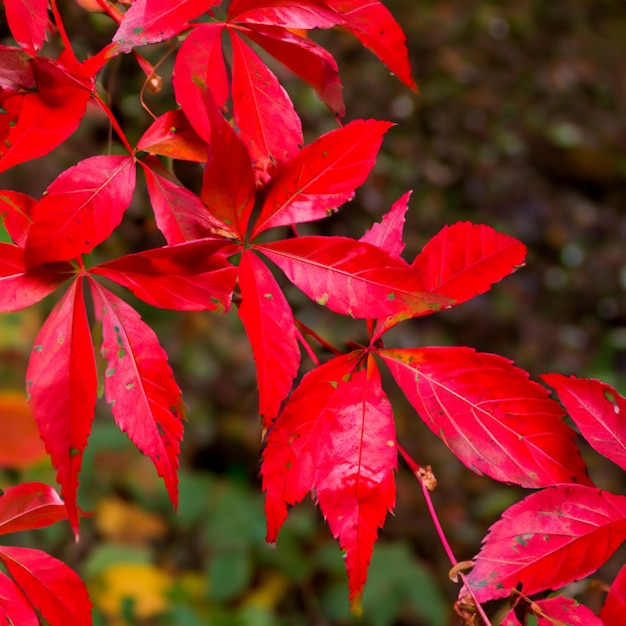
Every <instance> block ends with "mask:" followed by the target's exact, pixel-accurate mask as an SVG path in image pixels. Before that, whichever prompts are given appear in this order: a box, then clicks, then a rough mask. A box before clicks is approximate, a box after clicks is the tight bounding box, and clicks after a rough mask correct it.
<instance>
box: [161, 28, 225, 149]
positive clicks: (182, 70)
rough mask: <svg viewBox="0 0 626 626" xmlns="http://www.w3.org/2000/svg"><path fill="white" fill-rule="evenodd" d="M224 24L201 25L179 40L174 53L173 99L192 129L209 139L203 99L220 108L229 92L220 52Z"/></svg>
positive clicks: (207, 120) (208, 126) (222, 56)
mask: <svg viewBox="0 0 626 626" xmlns="http://www.w3.org/2000/svg"><path fill="white" fill-rule="evenodd" d="M223 29H224V24H221V23H214V24H203V25H202V26H198V27H197V28H195V29H194V30H193V31H192V32H191V33H190V34H189V35H187V37H186V38H185V41H184V42H183V44H182V46H181V47H180V50H179V51H178V54H177V56H176V64H175V65H174V76H173V78H172V83H173V85H174V92H175V93H176V101H177V102H178V104H180V106H181V107H182V108H183V111H184V112H185V115H186V116H187V119H188V120H189V122H190V123H191V125H192V126H193V128H194V130H195V131H196V132H197V133H198V135H200V137H202V138H203V139H204V140H205V141H210V138H211V133H210V122H209V117H208V114H207V110H206V100H207V98H208V97H211V96H212V97H213V100H214V101H215V102H216V103H217V105H218V106H219V107H220V108H223V107H224V106H225V104H226V101H227V100H228V96H229V94H230V87H229V82H228V75H227V74H226V64H225V62H224V55H223V53H222V33H223Z"/></svg>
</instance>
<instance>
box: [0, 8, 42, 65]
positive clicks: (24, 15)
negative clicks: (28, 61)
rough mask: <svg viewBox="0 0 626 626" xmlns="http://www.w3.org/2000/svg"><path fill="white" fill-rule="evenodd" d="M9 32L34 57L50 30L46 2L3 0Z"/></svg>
mask: <svg viewBox="0 0 626 626" xmlns="http://www.w3.org/2000/svg"><path fill="white" fill-rule="evenodd" d="M3 4H4V10H5V11H6V19H7V23H8V25H9V30H10V31H11V34H12V35H13V38H14V39H15V41H17V43H18V44H19V45H20V46H22V47H23V48H25V49H26V51H27V52H28V53H29V54H31V55H32V56H35V54H36V53H37V50H39V49H40V48H41V46H43V43H44V41H45V40H46V33H47V31H48V30H49V28H50V26H51V25H50V21H49V20H48V0H4V3H3Z"/></svg>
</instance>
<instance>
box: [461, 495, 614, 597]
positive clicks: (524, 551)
mask: <svg viewBox="0 0 626 626" xmlns="http://www.w3.org/2000/svg"><path fill="white" fill-rule="evenodd" d="M624 539H626V497H624V496H616V495H613V494H612V493H608V492H607V491H601V490H600V489H597V488H595V487H587V486H584V485H558V486H556V487H552V488H548V489H544V490H542V491H539V492H537V493H533V494H532V495H530V496H528V497H527V498H525V499H524V500H522V501H521V502H518V503H517V504H514V505H513V506H512V507H510V508H509V509H507V510H506V511H505V512H504V513H503V514H502V518H501V519H500V520H498V521H497V522H496V523H495V524H494V525H493V526H492V527H491V529H490V531H489V534H488V535H487V537H486V538H485V540H484V542H483V547H482V548H481V550H480V553H479V554H478V556H477V557H476V565H474V568H473V569H472V571H471V572H470V573H469V575H468V580H469V583H470V585H471V587H472V589H473V590H474V593H475V595H476V599H477V600H478V602H486V601H487V600H492V599H495V598H503V597H505V596H508V595H509V592H510V590H511V589H513V588H514V587H516V586H517V585H521V590H522V592H523V593H524V594H526V595H532V594H534V593H538V592H540V591H544V590H545V589H558V588H559V587H562V586H563V585H567V584H568V583H570V582H572V581H574V580H578V579H580V578H584V577H585V576H588V575H589V574H591V573H593V572H595V571H596V570H597V569H598V568H599V567H600V566H601V565H603V564H604V563H605V562H606V561H607V559H608V558H609V557H610V556H611V555H612V554H613V553H614V552H615V550H616V549H617V548H618V547H619V545H620V544H621V543H622V542H623V541H624Z"/></svg>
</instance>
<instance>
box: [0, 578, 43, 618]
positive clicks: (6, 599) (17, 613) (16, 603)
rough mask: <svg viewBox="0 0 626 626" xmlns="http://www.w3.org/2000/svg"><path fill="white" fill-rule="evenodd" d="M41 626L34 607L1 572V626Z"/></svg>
mask: <svg viewBox="0 0 626 626" xmlns="http://www.w3.org/2000/svg"><path fill="white" fill-rule="evenodd" d="M15 624H20V626H41V622H40V621H39V617H38V616H37V613H35V611H34V609H33V606H32V605H31V603H30V602H29V601H28V600H27V599H26V597H25V596H24V594H23V593H22V591H21V589H20V588H19V587H18V586H17V585H16V584H15V583H14V582H13V581H12V580H11V579H10V578H9V577H8V576H7V575H6V574H5V573H4V572H0V626H15Z"/></svg>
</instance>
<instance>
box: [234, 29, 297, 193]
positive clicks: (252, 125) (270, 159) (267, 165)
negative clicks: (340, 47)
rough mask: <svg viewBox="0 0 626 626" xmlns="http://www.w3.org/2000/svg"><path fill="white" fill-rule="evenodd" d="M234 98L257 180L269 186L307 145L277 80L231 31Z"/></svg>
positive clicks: (290, 104)
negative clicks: (280, 167)
mask: <svg viewBox="0 0 626 626" xmlns="http://www.w3.org/2000/svg"><path fill="white" fill-rule="evenodd" d="M229 33H230V40H231V43H232V48H233V62H232V98H233V113H234V119H235V124H236V125H237V128H238V129H239V132H240V133H241V138H242V141H243V142H244V144H245V146H246V148H247V149H248V152H249V154H250V158H251V159H252V163H253V165H254V167H255V169H256V171H257V177H258V178H259V180H261V181H262V182H267V179H268V176H271V175H273V173H274V170H275V168H276V166H277V165H280V164H282V163H284V162H285V161H288V160H289V159H291V158H292V157H294V156H295V155H296V154H298V151H299V150H300V148H301V147H302V145H303V144H304V139H303V137H302V125H301V122H300V118H299V117H298V115H297V113H296V111H295V109H294V108H293V103H292V102H291V100H290V98H289V96H288V95H287V92H286V91H285V89H284V88H283V87H282V85H281V84H280V83H279V82H278V79H277V78H276V76H274V74H273V73H272V72H271V71H270V70H269V69H268V67H267V66H266V65H265V63H263V61H262V60H261V59H260V58H259V56H258V55H257V54H256V52H254V51H253V50H252V48H251V47H250V46H249V45H248V44H247V43H245V42H244V41H243V39H241V37H239V35H237V33H235V32H234V31H233V30H232V29H231V30H230V31H229Z"/></svg>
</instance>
